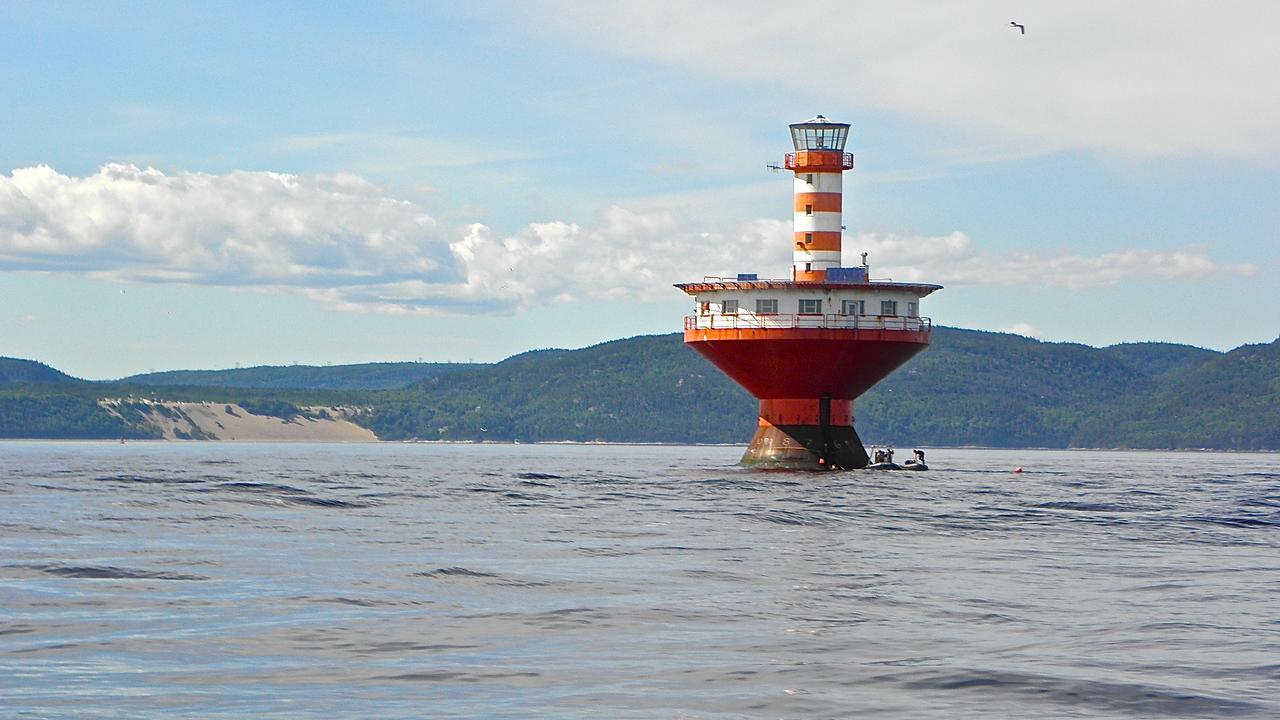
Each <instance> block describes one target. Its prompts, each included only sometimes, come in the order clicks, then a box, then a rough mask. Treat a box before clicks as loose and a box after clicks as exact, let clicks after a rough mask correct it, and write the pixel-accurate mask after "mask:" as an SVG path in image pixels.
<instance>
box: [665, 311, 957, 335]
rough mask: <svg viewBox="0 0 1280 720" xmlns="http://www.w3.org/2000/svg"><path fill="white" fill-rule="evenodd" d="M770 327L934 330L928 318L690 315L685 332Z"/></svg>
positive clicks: (744, 314) (898, 316)
mask: <svg viewBox="0 0 1280 720" xmlns="http://www.w3.org/2000/svg"><path fill="white" fill-rule="evenodd" d="M773 328H821V329H840V330H910V331H913V332H919V331H921V330H923V331H926V332H927V331H929V330H932V329H933V322H932V321H931V320H930V319H929V318H927V317H904V316H901V315H786V314H779V315H754V314H751V313H739V314H737V315H720V314H707V315H689V316H686V317H685V319H684V329H685V330H759V329H773Z"/></svg>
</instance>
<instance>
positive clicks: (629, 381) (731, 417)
mask: <svg viewBox="0 0 1280 720" xmlns="http://www.w3.org/2000/svg"><path fill="white" fill-rule="evenodd" d="M372 404H373V406H374V408H375V409H374V413H373V415H372V417H371V418H369V419H368V420H367V423H366V424H367V426H368V427H369V428H370V429H372V430H373V431H374V432H375V433H377V434H378V436H379V437H382V438H385V439H408V438H421V439H432V440H435V439H441V440H456V439H476V440H521V441H540V440H605V441H617V442H628V441H630V442H742V441H745V440H746V439H747V437H749V435H750V432H751V424H752V421H753V419H754V417H755V415H754V413H755V402H754V401H753V400H752V399H751V398H750V397H749V396H748V395H747V394H746V393H745V392H744V391H742V390H741V389H739V388H738V386H737V385H734V384H733V383H732V382H731V381H729V380H728V379H727V378H725V377H724V376H723V375H722V374H721V373H720V372H719V371H718V370H716V369H715V368H714V367H712V366H710V365H708V364H707V363H706V362H705V361H703V360H702V359H701V358H700V357H699V356H698V355H697V354H695V353H694V352H692V351H690V350H689V349H687V348H685V347H684V346H683V343H681V341H680V339H679V336H677V335H650V336H642V337H636V338H630V339H627V340H615V341H613V342H607V343H603V344H601V345H596V346H594V347H589V348H585V349H582V350H573V351H566V350H540V351H534V352H528V353H523V354H520V355H516V356H514V357H511V358H508V359H507V360H504V361H502V362H500V363H498V364H496V365H492V366H487V367H484V368H479V369H475V370H471V371H468V372H465V373H455V374H453V375H449V376H445V377H438V378H433V379H431V380H429V381H426V382H424V383H419V384H418V385H415V386H414V387H413V388H410V389H408V390H405V391H401V392H397V393H387V394H384V395H383V396H381V397H379V398H377V399H376V400H375V401H374V402H373V403H372Z"/></svg>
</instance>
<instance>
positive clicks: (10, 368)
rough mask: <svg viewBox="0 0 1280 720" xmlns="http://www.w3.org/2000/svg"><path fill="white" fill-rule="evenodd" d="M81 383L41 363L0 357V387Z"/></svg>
mask: <svg viewBox="0 0 1280 720" xmlns="http://www.w3.org/2000/svg"><path fill="white" fill-rule="evenodd" d="M76 382H82V381H80V380H77V379H76V378H73V377H71V376H70V375H68V374H66V373H64V372H61V371H59V370H54V369H53V368H51V367H49V366H48V365H45V364H44V363H42V362H36V361H35V360H21V359H19V358H11V357H0V385H5V384H20V383H30V384H46V383H76Z"/></svg>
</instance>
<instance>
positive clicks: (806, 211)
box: [804, 205, 813, 215]
mask: <svg viewBox="0 0 1280 720" xmlns="http://www.w3.org/2000/svg"><path fill="white" fill-rule="evenodd" d="M804 214H805V215H812V214H813V206H812V205H805V206H804Z"/></svg>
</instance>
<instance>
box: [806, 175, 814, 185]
mask: <svg viewBox="0 0 1280 720" xmlns="http://www.w3.org/2000/svg"><path fill="white" fill-rule="evenodd" d="M804 181H805V182H807V183H809V184H810V185H812V184H813V173H809V174H808V175H805V176H804Z"/></svg>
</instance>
